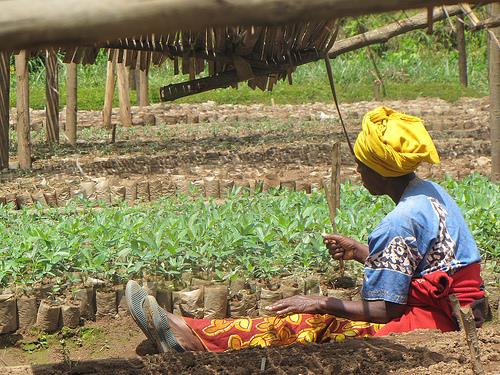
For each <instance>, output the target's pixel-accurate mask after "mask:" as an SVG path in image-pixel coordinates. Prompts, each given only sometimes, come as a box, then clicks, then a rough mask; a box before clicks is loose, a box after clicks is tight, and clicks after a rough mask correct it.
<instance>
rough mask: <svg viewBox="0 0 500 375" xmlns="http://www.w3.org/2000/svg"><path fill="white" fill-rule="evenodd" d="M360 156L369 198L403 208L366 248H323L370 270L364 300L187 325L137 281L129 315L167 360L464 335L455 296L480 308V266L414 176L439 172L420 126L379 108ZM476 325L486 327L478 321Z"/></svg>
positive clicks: (442, 201)
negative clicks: (427, 333)
mask: <svg viewBox="0 0 500 375" xmlns="http://www.w3.org/2000/svg"><path fill="white" fill-rule="evenodd" d="M354 153H355V155H356V162H357V164H358V168H357V171H358V172H359V173H360V175H361V179H362V181H363V185H364V186H365V188H366V189H368V191H369V192H370V194H372V195H375V196H378V195H388V196H389V197H390V198H391V199H392V200H393V201H394V202H395V203H396V207H395V208H394V210H393V211H392V212H390V213H389V214H388V215H387V216H386V217H385V218H384V219H383V220H382V221H381V222H380V223H379V224H378V226H377V227H376V228H375V230H374V231H373V232H372V233H371V234H370V236H369V237H368V245H364V244H360V243H358V242H357V241H355V240H353V239H351V238H348V237H344V236H341V235H338V234H331V235H326V236H325V238H324V242H325V245H326V247H327V248H328V250H329V251H330V254H331V255H332V256H333V257H334V258H335V259H344V260H356V261H358V262H360V263H363V264H364V266H365V272H364V280H363V288H362V300H361V301H343V300H340V299H337V298H333V297H323V296H294V297H290V298H286V299H283V300H281V301H278V302H276V303H274V304H273V305H271V306H269V307H268V308H267V309H268V311H269V312H270V313H272V314H275V315H276V316H274V317H266V318H256V319H250V318H242V319H215V320H208V319H190V318H183V317H179V316H176V315H173V314H171V313H169V312H167V311H165V310H164V309H162V308H161V307H160V306H159V305H158V304H157V302H156V300H155V299H154V298H153V297H151V296H148V295H147V293H146V292H145V291H144V289H142V288H141V287H140V286H139V285H138V284H137V283H135V282H134V281H130V282H129V283H128V284H127V288H126V295H127V301H128V305H129V309H130V312H131V314H132V316H133V318H134V319H135V321H136V322H137V323H138V325H139V327H141V329H142V330H143V332H144V333H145V334H146V336H147V337H148V338H150V339H151V340H152V341H153V342H155V343H156V345H157V347H158V349H159V350H160V351H161V352H164V351H166V350H169V349H175V350H177V351H184V350H193V351H200V350H208V351H214V352H217V351H226V350H231V349H240V348H245V347H252V346H270V345H288V344H292V343H297V342H299V343H305V342H317V343H320V342H328V341H341V340H343V339H345V338H346V337H365V336H383V335H387V334H389V333H392V332H407V331H411V330H414V329H418V328H428V329H440V330H441V331H443V332H446V331H452V330H456V329H457V328H458V327H457V322H456V320H455V318H454V317H453V315H452V310H451V306H450V302H449V296H450V295H451V294H455V295H456V296H457V297H458V299H459V301H460V303H461V304H462V305H470V304H472V305H473V306H474V305H478V304H479V303H480V302H481V301H482V300H483V297H484V292H483V290H482V280H481V276H480V256H479V252H478V249H477V246H476V243H475V242H474V239H473V238H472V235H471V233H470V231H469V229H468V228H467V225H466V223H465V221H464V218H463V217H462V214H461V212H460V209H459V208H458V207H457V205H456V204H455V202H454V201H453V200H452V198H451V197H450V196H449V195H448V194H447V193H446V192H445V191H444V190H443V188H441V187H440V186H439V185H437V184H435V183H433V182H430V181H425V180H421V179H420V178H418V177H417V176H416V175H415V173H414V171H415V170H416V169H417V167H418V165H419V164H420V163H422V162H428V163H433V164H434V163H438V162H439V156H438V154H437V151H436V148H435V146H434V144H433V142H432V139H431V138H430V136H429V134H428V133H427V131H426V129H425V128H424V126H423V123H422V121H421V120H420V119H419V118H416V117H413V116H408V115H404V114H401V113H397V112H395V111H393V110H391V109H389V108H385V107H380V108H377V109H375V110H374V111H372V112H370V113H368V114H367V115H366V116H365V117H364V119H363V125H362V131H361V133H360V134H359V136H358V138H357V140H356V144H355V147H354ZM477 323H478V325H480V324H481V323H482V321H481V319H480V317H479V316H478V319H477Z"/></svg>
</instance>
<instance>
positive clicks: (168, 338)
mask: <svg viewBox="0 0 500 375" xmlns="http://www.w3.org/2000/svg"><path fill="white" fill-rule="evenodd" d="M144 312H145V313H146V320H147V322H148V331H149V332H151V334H152V336H153V342H154V343H155V344H156V347H157V349H158V351H159V352H160V353H166V352H169V351H171V350H175V351H176V352H179V353H182V352H185V351H186V350H185V349H184V348H183V347H182V346H181V345H180V344H179V343H178V342H177V339H176V338H175V336H174V333H173V332H172V330H171V329H170V325H169V323H168V317H167V314H166V313H165V311H164V310H163V309H162V308H161V307H160V305H158V302H156V299H155V298H154V297H153V296H147V297H146V300H145V301H144Z"/></svg>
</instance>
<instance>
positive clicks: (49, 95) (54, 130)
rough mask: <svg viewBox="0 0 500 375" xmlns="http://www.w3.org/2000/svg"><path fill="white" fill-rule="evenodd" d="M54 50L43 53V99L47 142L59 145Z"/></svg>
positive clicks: (57, 94) (57, 83)
mask: <svg viewBox="0 0 500 375" xmlns="http://www.w3.org/2000/svg"><path fill="white" fill-rule="evenodd" d="M58 70H59V69H58V63H57V54H56V52H55V50H54V49H48V50H46V52H45V74H46V78H45V98H46V109H45V113H46V118H47V122H46V128H47V142H48V143H59V73H58Z"/></svg>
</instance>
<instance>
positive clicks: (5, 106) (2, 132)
mask: <svg viewBox="0 0 500 375" xmlns="http://www.w3.org/2000/svg"><path fill="white" fill-rule="evenodd" d="M9 58H10V54H9V53H8V52H0V170H2V169H5V168H9V110H10V101H9V92H10V63H9Z"/></svg>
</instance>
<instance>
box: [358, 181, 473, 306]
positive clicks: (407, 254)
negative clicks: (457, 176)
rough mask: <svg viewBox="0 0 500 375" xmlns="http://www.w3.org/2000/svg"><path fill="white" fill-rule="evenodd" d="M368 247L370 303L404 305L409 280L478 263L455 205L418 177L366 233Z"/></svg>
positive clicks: (366, 294)
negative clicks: (376, 224) (383, 302)
mask: <svg viewBox="0 0 500 375" xmlns="http://www.w3.org/2000/svg"><path fill="white" fill-rule="evenodd" d="M368 247H369V249H370V253H369V255H368V258H367V259H366V262H365V276H364V281H363V289H362V296H363V299H365V300H369V301H373V300H383V301H388V302H393V303H398V304H405V303H406V302H407V298H408V290H409V287H410V283H411V280H412V279H413V278H418V277H422V276H424V275H426V274H428V273H431V272H434V271H438V270H439V271H444V272H447V273H448V274H452V273H454V272H456V271H457V270H458V269H460V268H462V267H465V266H467V265H469V264H472V263H476V262H480V256H479V251H478V248H477V245H476V243H475V241H474V239H473V238H472V234H471V233H470V231H469V228H468V227H467V224H466V223H465V220H464V218H463V216H462V213H461V212H460V209H459V208H458V206H457V204H456V203H455V202H454V201H453V199H452V198H451V197H450V196H449V195H448V193H446V191H445V190H444V189H443V188H442V187H440V186H439V185H437V184H435V183H433V182H430V181H425V180H421V179H419V178H417V177H415V178H414V179H413V180H411V181H410V183H409V185H408V187H407V188H406V190H405V192H404V193H403V196H402V197H401V200H400V201H399V203H398V204H397V206H396V208H395V209H394V210H393V211H391V212H390V213H389V214H388V215H387V216H386V217H385V218H384V219H383V220H382V221H381V222H380V224H379V225H378V226H377V227H376V228H375V230H374V231H373V232H372V233H371V234H370V236H369V237H368Z"/></svg>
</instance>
